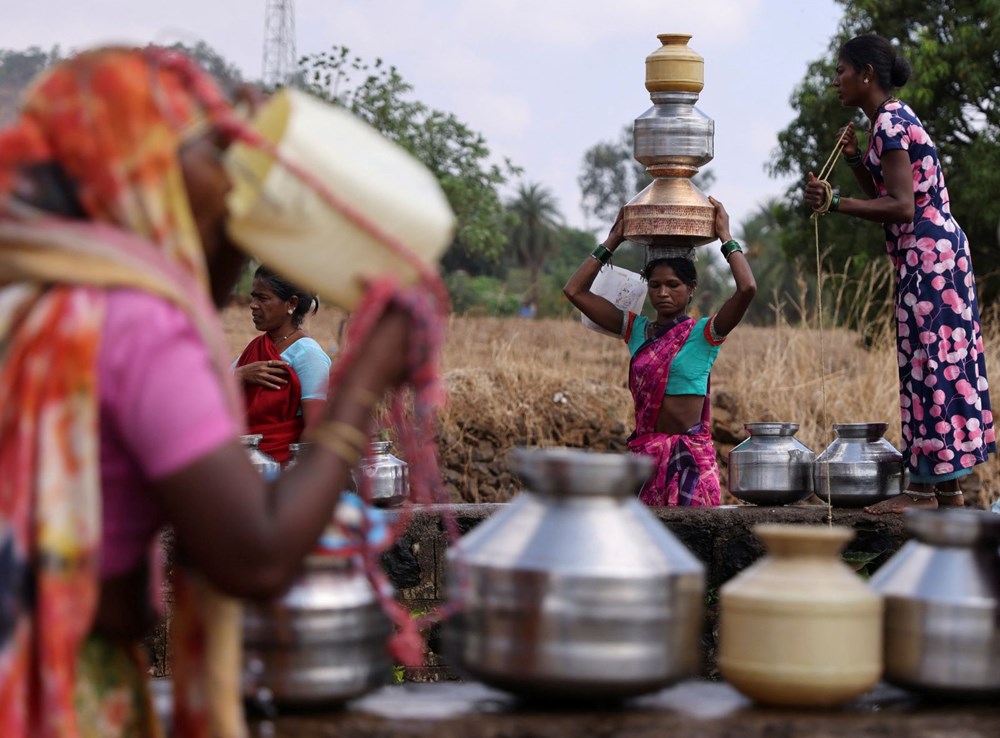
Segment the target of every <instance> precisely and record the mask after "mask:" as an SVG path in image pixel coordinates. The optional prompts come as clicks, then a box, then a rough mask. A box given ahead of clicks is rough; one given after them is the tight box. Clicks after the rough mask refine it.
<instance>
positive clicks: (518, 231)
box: [508, 184, 562, 303]
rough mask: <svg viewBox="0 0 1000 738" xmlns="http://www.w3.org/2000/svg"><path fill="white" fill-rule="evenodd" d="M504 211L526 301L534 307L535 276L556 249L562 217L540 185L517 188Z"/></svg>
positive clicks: (536, 284) (536, 278)
mask: <svg viewBox="0 0 1000 738" xmlns="http://www.w3.org/2000/svg"><path fill="white" fill-rule="evenodd" d="M508 210H509V212H510V213H511V215H512V218H511V229H510V245H511V249H512V252H513V254H514V256H515V258H516V259H517V262H518V263H519V264H520V265H521V266H524V267H525V268H527V269H528V273H529V288H528V296H527V300H528V301H530V302H536V303H537V301H538V297H539V295H538V275H539V273H540V272H541V270H542V267H543V265H544V264H545V259H546V256H547V255H549V254H550V253H551V252H552V251H553V250H554V248H555V246H556V243H557V239H558V236H559V232H558V229H559V225H560V221H561V220H562V216H561V215H560V214H559V208H558V207H557V205H556V201H555V198H554V197H553V196H552V192H551V191H550V190H549V189H547V188H546V187H544V186H542V185H540V184H521V185H519V186H518V189H517V196H516V197H515V198H514V200H513V201H511V203H510V204H509V205H508Z"/></svg>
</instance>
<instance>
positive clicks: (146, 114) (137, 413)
mask: <svg viewBox="0 0 1000 738" xmlns="http://www.w3.org/2000/svg"><path fill="white" fill-rule="evenodd" d="M234 140H240V141H242V142H244V143H246V144H247V145H250V146H254V147H266V144H265V143H263V142H262V141H261V139H259V138H257V137H256V136H255V134H254V133H253V132H252V131H251V130H250V129H249V128H248V127H247V126H246V125H245V124H244V123H243V122H242V121H241V120H240V119H239V118H238V117H237V116H236V115H235V114H234V112H233V109H232V108H231V106H230V104H229V103H228V102H227V101H226V100H225V99H224V98H223V96H222V95H221V94H220V92H219V91H218V89H217V87H216V86H215V84H214V83H213V81H212V80H211V79H210V78H209V77H208V76H207V75H206V74H205V73H204V72H203V71H201V70H200V69H199V68H198V67H197V66H196V65H195V63H194V62H193V61H191V60H190V59H189V58H188V57H186V56H184V55H183V54H181V53H179V52H176V51H172V50H167V49H160V48H155V47H146V48H143V49H125V48H112V49H99V50H95V51H88V52H84V53H81V54H78V55H76V56H73V57H71V58H69V59H67V60H65V61H63V62H60V63H59V64H58V65H56V66H54V67H53V68H51V69H49V70H48V71H46V72H44V73H43V75H42V76H41V77H40V79H39V80H37V81H36V82H35V83H34V84H33V85H32V87H31V88H30V89H29V91H28V93H27V95H26V97H25V98H24V102H23V106H22V109H21V110H20V112H19V116H18V118H17V119H16V120H15V121H14V123H13V124H12V125H11V127H10V128H8V129H5V130H0V397H2V398H3V409H2V411H0V469H2V470H3V473H2V474H0V572H2V574H0V605H2V607H0V735H2V736H4V738H28V736H53V737H54V736H81V735H82V736H102V737H104V736H116V737H117V736H154V735H160V734H161V733H160V732H159V730H158V728H157V727H156V725H155V716H153V715H152V713H151V710H150V701H149V696H148V692H147V681H148V673H147V668H148V667H147V665H145V664H144V663H143V661H144V657H143V656H142V653H143V650H142V648H141V646H140V644H141V640H142V638H143V637H144V636H146V635H147V634H148V633H149V626H150V613H151V612H152V608H151V606H150V600H149V592H150V591H151V588H150V581H151V580H152V581H156V567H155V566H152V565H151V564H152V560H153V559H154V558H155V557H154V556H152V555H151V551H156V550H157V549H156V548H155V547H154V546H153V542H154V536H155V534H156V532H157V530H158V529H159V528H160V527H161V526H162V525H163V524H165V523H168V524H170V526H171V527H172V529H173V531H174V536H175V544H176V552H177V560H176V562H175V566H174V567H173V574H174V589H173V592H174V602H173V609H172V620H171V626H170V631H171V638H172V648H171V657H170V658H171V664H170V665H171V669H172V673H173V682H174V704H175V712H174V720H173V727H174V731H175V734H176V735H182V736H185V737H186V738H207V736H209V735H211V736H214V737H215V738H239V737H242V736H244V735H245V734H246V730H245V725H244V724H243V720H242V705H241V700H240V691H239V682H240V667H239V655H240V630H239V625H240V615H239V607H238V604H237V603H236V601H235V600H234V599H232V598H233V597H254V598H267V597H273V596H276V595H278V594H280V593H281V592H283V591H284V590H285V589H286V588H287V587H288V586H289V585H290V584H291V582H292V581H293V580H294V578H295V577H296V576H297V574H298V572H299V571H300V565H301V562H302V560H303V559H304V557H305V556H307V555H308V554H309V553H311V552H312V551H313V549H314V546H315V543H316V541H317V540H318V538H319V537H320V535H321V533H322V532H323V530H324V528H325V527H326V526H327V525H328V523H329V522H330V521H331V519H332V517H333V513H334V509H335V506H336V505H337V503H338V500H339V496H340V490H342V489H344V488H345V487H346V486H347V482H348V478H349V474H350V470H351V469H352V468H353V467H354V466H355V464H356V463H357V462H358V460H359V458H360V457H361V454H362V451H363V450H364V449H365V448H366V447H367V439H368V436H369V434H370V433H371V430H372V409H373V406H374V405H375V403H377V402H378V400H379V399H380V398H381V397H382V396H383V394H384V393H386V392H387V391H391V390H392V389H393V388H395V387H396V386H398V385H399V384H400V383H402V382H404V381H405V382H408V383H409V382H411V381H412V380H411V379H409V377H410V376H412V374H411V369H410V367H409V364H408V356H409V355H411V354H412V352H411V351H410V349H411V344H412V343H413V342H414V340H415V339H414V338H413V336H414V331H413V326H414V325H415V324H416V323H415V320H414V318H412V317H411V316H415V315H418V312H419V310H415V309H413V308H411V307H410V303H408V304H407V306H406V307H397V305H399V304H400V303H398V302H396V301H395V300H393V301H390V302H389V305H390V307H388V308H387V309H386V310H385V311H384V312H382V313H381V317H378V316H374V315H372V316H370V319H371V325H372V330H371V332H370V333H368V334H367V336H366V337H362V336H360V335H359V336H358V338H357V340H356V341H355V347H354V348H355V349H356V351H352V357H353V360H352V361H345V362H344V364H343V366H342V367H341V369H342V373H340V374H339V375H338V376H339V377H340V380H339V381H338V387H337V391H336V392H333V393H331V397H330V398H329V399H328V400H327V401H326V402H325V403H324V404H323V406H322V409H321V411H317V415H320V416H321V425H317V427H316V432H317V435H316V437H315V439H314V440H315V442H314V443H313V444H312V446H311V447H310V449H309V450H308V451H307V452H306V453H305V454H303V456H302V458H301V461H300V463H299V464H297V465H296V467H295V468H294V469H292V470H291V471H289V472H288V473H286V474H284V475H282V476H281V477H280V478H278V479H277V480H274V481H272V482H265V481H264V480H263V479H262V478H261V476H260V475H258V474H257V472H256V471H255V470H254V467H253V466H252V465H251V463H250V461H249V459H248V457H247V454H246V452H245V450H244V447H243V446H242V444H241V443H240V439H239V435H240V434H241V433H242V432H243V427H242V426H243V423H242V419H243V410H242V403H241V402H240V398H239V391H238V387H237V384H236V382H235V380H234V379H233V376H232V373H231V371H230V366H231V364H230V360H229V358H227V356H226V354H227V353H228V350H227V347H226V342H225V337H224V335H223V333H222V327H221V323H220V321H219V318H218V314H217V312H216V306H217V305H220V304H222V302H223V301H224V300H225V298H226V297H227V296H228V295H229V293H230V290H231V289H232V287H233V285H234V283H235V281H236V279H237V277H238V275H239V273H240V272H241V270H242V269H243V266H244V264H245V262H246V259H245V256H244V255H242V254H241V253H240V252H238V251H237V250H236V249H235V248H234V243H233V242H231V241H230V239H229V237H228V235H227V230H226V224H227V220H228V218H229V212H228V205H227V199H226V198H227V193H228V192H229V190H230V188H231V187H232V182H231V181H230V179H229V176H228V174H227V172H226V169H225V168H224V167H223V165H222V159H221V154H222V152H223V151H224V150H225V149H226V148H227V147H228V146H229V145H230V143H231V142H232V141H234ZM269 151H270V150H269ZM295 249H296V246H295V245H293V244H289V247H288V251H289V254H288V258H289V259H290V260H292V259H296V258H299V257H300V256H301V254H296V253H295ZM334 262H335V260H333V259H331V263H334ZM276 266H277V267H278V268H281V267H282V265H281V264H278V265H276ZM422 284H423V283H422ZM423 289H424V288H423V287H418V288H414V289H413V290H412V291H408V292H405V293H404V292H399V293H397V294H405V295H406V296H407V299H413V300H416V299H418V298H419V297H420V296H422V295H423V294H424V292H423ZM421 314H422V313H421ZM416 348H417V349H418V351H419V350H422V349H423V345H421V346H418V347H416ZM320 430H323V431H324V432H323V433H322V434H320V433H319V431H320ZM42 677H44V678H42Z"/></svg>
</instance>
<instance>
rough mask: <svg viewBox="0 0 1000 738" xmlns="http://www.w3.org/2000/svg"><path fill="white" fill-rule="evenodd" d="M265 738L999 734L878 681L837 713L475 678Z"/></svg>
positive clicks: (260, 725)
mask: <svg viewBox="0 0 1000 738" xmlns="http://www.w3.org/2000/svg"><path fill="white" fill-rule="evenodd" d="M251 732H252V734H253V735H254V736H259V737H260V738H264V736H268V737H270V738H306V737H309V738H320V737H321V736H330V737H331V738H332V736H339V737H341V738H347V737H348V736H350V737H351V738H376V736H377V737H378V738H396V737H397V736H399V737H402V736H415V735H421V736H434V738H470V737H471V736H476V738H568V737H572V738H662V737H663V736H671V738H733V737H734V736H739V737H740V738H791V737H793V736H809V737H810V738H832V737H833V736H851V737H852V738H941V736H955V737H956V738H957V737H959V736H960V737H961V738H995V737H996V736H998V735H1000V707H998V706H996V705H968V704H930V703H926V702H921V701H920V700H918V699H917V698H915V697H914V696H912V695H909V694H908V693H906V692H902V691H900V690H897V689H894V688H891V687H887V686H884V685H880V686H878V687H877V688H876V689H874V690H872V691H871V692H869V693H868V694H866V695H864V696H863V697H861V698H860V699H858V700H856V701H855V702H853V703H851V704H849V705H846V706H844V707H843V708H839V709H829V710H813V711H809V710H791V709H788V710H777V709H770V708H764V707H759V706H756V705H754V704H753V703H751V702H750V701H749V700H747V699H746V698H745V697H743V696H742V695H740V694H739V693H738V692H736V691H735V690H734V689H733V688H732V687H730V686H729V685H728V684H722V683H713V682H704V681H689V682H684V683H682V684H679V685H676V686H674V687H671V688H669V689H666V690H663V691H662V692H657V693H655V694H652V695H649V696H646V697H640V698H637V699H634V700H630V701H628V702H626V703H624V704H622V705H619V706H606V707H603V708H602V707H597V706H593V705H588V706H586V707H585V708H581V709H578V710H567V709H558V708H553V707H552V706H541V705H526V704H524V703H519V702H518V701H516V700H515V699H514V698H512V697H510V696H508V695H506V694H504V693H502V692H496V691H493V690H491V689H488V688H486V687H484V686H482V685H480V684H474V683H469V684H412V685H404V686H399V687H386V688H384V689H381V690H379V691H376V692H373V693H372V694H370V695H368V696H366V697H363V698H362V699H359V700H356V701H355V702H353V703H350V704H349V705H348V706H347V707H346V708H345V709H343V710H334V709H331V710H327V711H320V712H313V713H299V714H281V715H279V716H277V717H273V718H271V719H269V720H258V721H255V722H253V723H252V724H251Z"/></svg>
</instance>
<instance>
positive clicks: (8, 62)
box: [0, 46, 60, 90]
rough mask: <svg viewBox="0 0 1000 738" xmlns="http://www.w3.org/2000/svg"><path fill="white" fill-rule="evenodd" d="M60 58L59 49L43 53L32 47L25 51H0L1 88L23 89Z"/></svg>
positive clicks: (56, 47)
mask: <svg viewBox="0 0 1000 738" xmlns="http://www.w3.org/2000/svg"><path fill="white" fill-rule="evenodd" d="M59 58H60V53H59V47H58V46H54V47H52V49H51V50H50V51H43V50H42V49H40V48H39V47H37V46H31V47H29V48H27V49H24V50H23V51H16V50H14V49H0V87H3V88H11V89H15V90H20V89H23V88H24V87H26V86H27V85H28V83H29V82H31V80H32V79H33V78H34V77H35V75H36V74H38V73H39V72H41V71H42V70H43V69H45V67H47V66H49V65H50V64H52V63H53V62H56V61H58V60H59Z"/></svg>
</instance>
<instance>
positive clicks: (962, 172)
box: [772, 0, 1000, 303]
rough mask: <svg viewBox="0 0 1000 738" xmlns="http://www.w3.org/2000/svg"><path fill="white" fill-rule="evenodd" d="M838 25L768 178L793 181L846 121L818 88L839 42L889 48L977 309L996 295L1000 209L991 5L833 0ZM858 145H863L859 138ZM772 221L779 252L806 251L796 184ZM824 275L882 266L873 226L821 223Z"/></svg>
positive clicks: (837, 178)
mask: <svg viewBox="0 0 1000 738" xmlns="http://www.w3.org/2000/svg"><path fill="white" fill-rule="evenodd" d="M838 2H840V3H841V4H842V5H844V7H845V12H844V18H843V20H842V22H841V25H840V28H839V29H838V32H837V34H836V35H835V37H834V38H833V39H831V42H830V46H829V49H828V50H827V53H826V55H825V57H824V58H823V59H821V60H819V61H815V62H813V63H812V64H810V65H809V68H808V70H807V73H806V77H805V79H804V80H803V81H802V83H801V84H800V85H799V87H798V88H797V89H796V90H795V92H794V93H793V95H792V107H793V108H794V109H795V110H796V111H797V116H796V118H795V120H793V121H792V123H791V124H790V125H789V126H788V127H787V128H786V129H785V130H784V131H782V132H781V134H779V137H778V151H777V154H776V157H775V160H774V163H773V165H772V172H773V173H774V174H794V175H796V176H797V177H800V178H801V179H804V178H805V174H806V172H808V171H816V170H817V169H818V167H819V166H820V165H821V164H822V162H823V161H825V160H826V157H827V155H828V154H829V151H830V149H831V147H832V146H833V143H834V141H835V140H836V132H837V130H838V129H839V128H840V127H841V126H842V125H844V124H845V123H846V122H847V121H848V120H850V119H851V117H852V116H856V118H855V120H856V122H857V123H858V128H859V130H860V131H862V132H863V131H865V130H866V121H864V118H863V116H861V115H860V114H856V113H855V111H846V110H844V109H843V108H842V107H841V106H840V105H839V103H838V101H837V100H836V97H835V96H834V95H833V93H832V92H830V90H829V89H828V87H829V83H830V80H832V79H833V70H834V67H835V65H836V54H837V50H838V49H839V47H840V45H841V44H842V43H843V42H844V41H846V40H847V39H848V38H850V37H852V36H855V35H858V34H860V33H866V32H870V31H872V30H875V31H877V32H878V33H880V34H882V35H883V36H886V37H887V38H889V39H890V40H892V41H894V42H896V43H898V44H899V47H900V51H901V53H903V54H904V55H905V56H906V57H907V59H908V60H909V61H910V63H911V64H912V66H913V75H912V77H911V79H910V81H909V82H908V83H907V85H906V87H904V88H903V89H902V90H901V91H900V94H901V95H902V96H903V97H904V99H906V100H907V102H909V103H911V104H912V105H913V107H914V109H915V110H916V112H917V114H918V115H919V116H920V117H921V120H922V121H923V122H924V125H925V126H926V128H927V130H928V132H929V133H930V135H931V137H932V138H933V139H934V142H935V144H936V145H937V147H938V153H939V155H940V157H941V161H942V165H943V167H944V171H945V174H946V177H947V183H948V190H949V194H950V196H951V209H952V212H953V213H955V215H956V217H957V218H958V221H959V223H961V225H962V228H963V229H964V230H965V232H966V234H967V235H968V236H969V240H970V243H971V249H972V255H973V262H974V263H975V265H976V277H977V280H978V284H979V290H980V295H981V298H982V301H983V302H984V303H985V302H988V301H991V300H992V299H993V297H994V296H995V295H996V294H997V293H998V292H1000V274H998V270H1000V255H998V253H997V223H998V220H1000V203H998V201H997V199H996V196H995V193H996V192H998V191H1000V84H998V83H997V80H998V79H1000V51H998V50H1000V28H998V27H997V23H996V19H997V18H998V17H1000V0H940V1H939V2H935V3H924V2H919V0H838ZM860 138H861V143H862V146H864V145H865V144H866V140H865V137H864V136H863V135H862V136H861V137H860ZM830 182H831V184H833V185H834V186H835V187H839V188H840V190H841V192H842V193H843V194H845V195H858V196H860V193H858V190H857V186H856V185H855V183H854V181H853V177H852V176H851V175H850V173H849V172H848V171H847V168H846V167H838V168H837V169H836V170H835V171H834V173H833V176H832V177H831V179H830ZM782 209H783V211H784V212H783V214H782V216H781V218H782V219H783V220H784V221H785V223H786V226H787V227H786V228H785V231H784V234H783V238H782V245H783V248H784V249H785V251H786V253H788V254H790V255H791V254H795V253H801V251H802V249H803V248H804V247H805V246H806V245H807V244H812V243H813V239H814V235H813V224H812V222H810V220H809V212H808V210H806V208H805V207H804V206H803V205H802V197H801V184H796V185H794V186H793V187H792V188H791V189H790V190H789V191H788V193H787V194H786V197H785V198H784V204H783V206H782ZM821 230H823V231H824V233H823V234H822V236H821V239H822V241H823V245H824V246H825V247H828V248H829V253H830V257H831V258H830V261H829V264H828V266H829V268H830V269H832V270H833V271H839V270H840V269H841V268H844V267H845V266H846V265H849V269H850V271H851V272H852V273H853V274H854V276H859V275H861V274H862V273H864V272H866V271H867V270H869V269H870V266H871V261H872V260H873V259H877V258H879V259H884V256H882V253H883V251H884V247H883V244H884V236H883V234H882V232H881V228H880V226H879V225H878V224H875V223H865V222H862V221H859V220H858V219H855V218H839V217H837V216H832V217H831V218H828V219H825V220H824V221H823V223H822V229H821Z"/></svg>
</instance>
